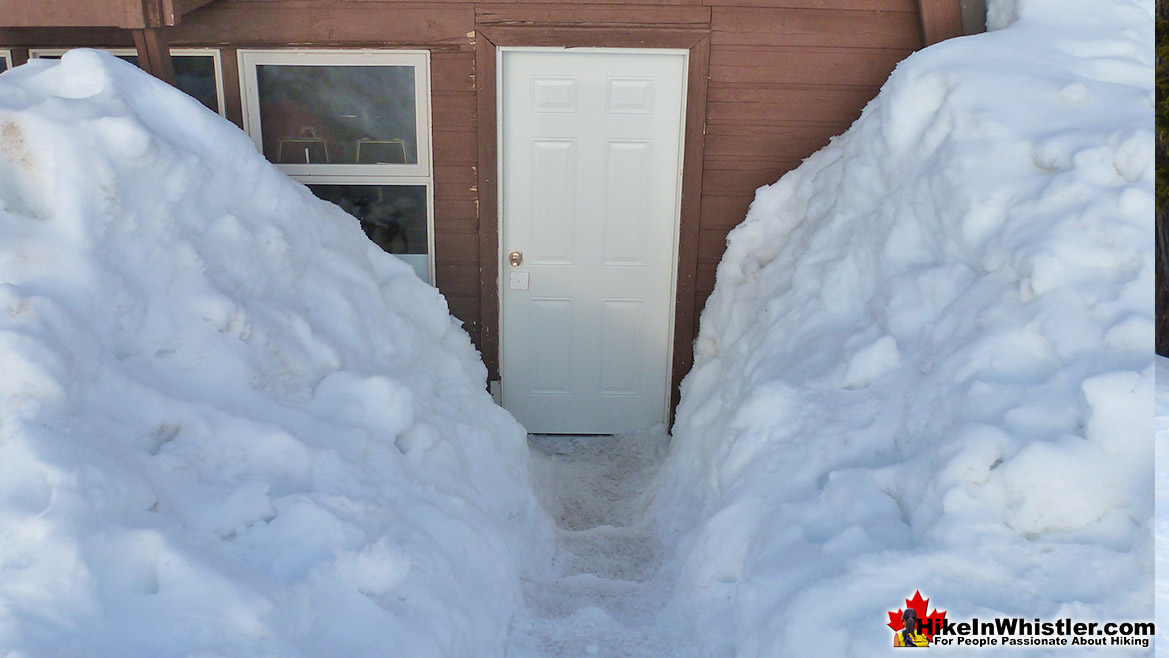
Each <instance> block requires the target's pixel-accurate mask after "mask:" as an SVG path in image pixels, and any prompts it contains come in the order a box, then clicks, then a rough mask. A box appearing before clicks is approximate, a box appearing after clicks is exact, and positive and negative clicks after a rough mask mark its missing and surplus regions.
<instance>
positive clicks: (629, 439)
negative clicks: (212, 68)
mask: <svg viewBox="0 0 1169 658" xmlns="http://www.w3.org/2000/svg"><path fill="white" fill-rule="evenodd" d="M528 442H529V445H530V446H531V448H532V462H533V467H532V469H533V481H534V486H535V489H536V495H537V497H538V498H539V499H540V502H541V504H542V505H543V506H544V507H545V509H547V511H548V512H549V514H551V515H552V517H553V518H554V519H555V521H556V524H557V529H556V534H557V542H556V553H555V555H554V557H553V559H552V563H551V564H550V565H547V564H545V565H534V566H532V567H531V568H530V569H529V572H528V573H527V574H526V577H525V582H524V598H525V603H526V608H527V610H526V612H524V613H521V614H519V615H517V617H516V618H515V619H514V620H513V623H512V629H511V637H510V641H509V643H508V648H507V655H508V656H509V658H528V657H542V656H566V657H571V656H606V657H614V658H616V657H622V658H624V657H630V658H633V657H647V658H648V657H650V656H671V657H675V656H676V657H679V658H685V657H687V656H698V655H699V652H698V647H697V643H696V641H695V640H696V638H695V637H694V631H693V625H692V622H690V620H688V619H687V618H686V617H685V615H684V614H683V613H682V612H680V611H679V610H677V609H675V608H674V607H673V606H670V605H669V604H668V602H669V600H670V589H671V586H672V582H671V580H670V577H669V571H670V570H669V569H667V568H664V558H665V556H666V554H667V551H666V550H665V547H664V546H663V544H662V542H661V540H660V539H659V538H658V537H657V536H656V535H655V533H654V531H653V528H652V524H650V523H648V522H647V519H646V518H645V514H644V512H645V507H646V505H647V504H648V498H647V496H646V492H647V491H648V489H649V484H650V481H651V480H652V478H653V475H654V473H655V472H656V470H657V468H658V466H659V464H660V460H661V458H662V457H664V456H665V452H666V446H667V442H668V437H667V436H666V435H664V434H631V435H624V436H597V437H569V436H540V435H533V436H531V437H529V441H528Z"/></svg>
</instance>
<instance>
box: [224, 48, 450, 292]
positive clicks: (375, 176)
mask: <svg viewBox="0 0 1169 658" xmlns="http://www.w3.org/2000/svg"><path fill="white" fill-rule="evenodd" d="M236 55H237V58H238V62H239V80H240V98H241V99H242V101H243V102H242V103H241V105H242V106H243V125H244V131H245V132H247V133H248V135H250V136H251V138H252V141H253V142H255V144H256V149H257V150H259V151H260V152H261V153H263V152H264V143H263V132H262V129H261V125H260V100H259V86H258V84H257V81H256V67H257V66H259V65H263V64H272V65H290V66H413V67H414V116H415V130H416V131H417V133H416V135H415V139H416V143H417V144H418V163H417V164H408V165H402V164H377V165H366V164H363V165H348V164H313V165H292V164H277V165H276V166H277V167H279V168H280V169H281V170H282V171H284V172H285V173H287V174H288V175H289V176H291V177H292V178H294V179H296V180H297V181H300V182H301V183H304V184H306V185H354V186H360V185H371V186H372V185H378V186H398V185H400V186H418V185H422V186H425V188H426V269H427V277H424V278H425V280H427V281H428V282H429V283H430V284H431V285H435V277H436V274H435V266H434V167H433V166H432V163H433V159H434V141H433V137H432V133H431V116H430V100H431V99H430V96H431V92H430V51H428V50H288V49H281V50H273V49H240V50H238V51H237V53H236ZM396 255H398V256H403V255H405V256H411V255H412V254H396ZM414 255H416V254H414Z"/></svg>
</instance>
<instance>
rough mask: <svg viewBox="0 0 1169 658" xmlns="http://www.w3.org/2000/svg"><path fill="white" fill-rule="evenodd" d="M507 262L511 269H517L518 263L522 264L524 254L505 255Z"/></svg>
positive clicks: (519, 252)
mask: <svg viewBox="0 0 1169 658" xmlns="http://www.w3.org/2000/svg"><path fill="white" fill-rule="evenodd" d="M507 262H509V263H511V266H512V267H519V266H520V263H522V262H524V252H522V251H513V252H511V253H510V254H508V255H507Z"/></svg>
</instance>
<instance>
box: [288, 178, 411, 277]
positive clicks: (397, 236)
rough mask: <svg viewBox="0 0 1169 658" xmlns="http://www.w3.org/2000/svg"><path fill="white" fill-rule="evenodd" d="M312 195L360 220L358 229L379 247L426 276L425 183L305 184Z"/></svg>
mask: <svg viewBox="0 0 1169 658" xmlns="http://www.w3.org/2000/svg"><path fill="white" fill-rule="evenodd" d="M308 188H309V189H310V190H312V192H313V194H315V195H317V196H318V197H320V198H322V199H324V200H325V201H330V202H332V203H335V204H337V205H338V206H340V207H341V209H342V210H344V211H345V212H347V213H349V214H350V215H353V216H354V217H356V218H357V219H358V220H360V221H361V228H362V230H364V231H365V234H366V235H367V236H369V239H370V240H373V241H374V242H375V243H377V245H378V246H380V247H381V248H382V249H384V250H386V251H388V252H389V253H391V254H396V255H399V256H401V257H402V259H403V260H405V261H406V262H408V263H410V264H411V265H413V266H414V269H415V271H417V272H418V276H420V277H422V278H423V279H427V280H428V279H429V278H430V277H429V274H428V271H427V269H428V268H427V257H426V256H427V240H426V186H425V185H309V186H308Z"/></svg>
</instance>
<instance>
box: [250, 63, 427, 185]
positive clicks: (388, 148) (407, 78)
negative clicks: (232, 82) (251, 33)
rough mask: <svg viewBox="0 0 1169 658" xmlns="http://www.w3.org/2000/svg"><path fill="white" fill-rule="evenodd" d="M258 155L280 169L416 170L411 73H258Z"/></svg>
mask: <svg viewBox="0 0 1169 658" xmlns="http://www.w3.org/2000/svg"><path fill="white" fill-rule="evenodd" d="M256 80H257V86H258V91H259V100H260V128H261V132H262V133H263V142H264V155H265V156H267V158H268V159H269V160H271V161H272V162H277V163H283V164H418V140H417V132H418V131H417V125H418V124H417V117H416V116H415V113H414V67H412V66H286V65H271V64H261V65H259V66H257V67H256Z"/></svg>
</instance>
